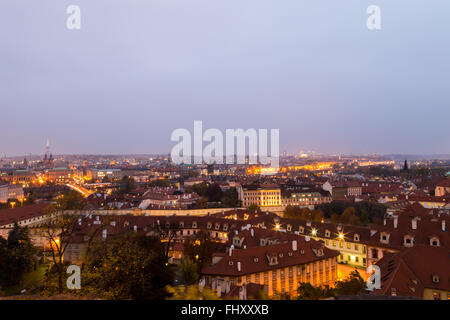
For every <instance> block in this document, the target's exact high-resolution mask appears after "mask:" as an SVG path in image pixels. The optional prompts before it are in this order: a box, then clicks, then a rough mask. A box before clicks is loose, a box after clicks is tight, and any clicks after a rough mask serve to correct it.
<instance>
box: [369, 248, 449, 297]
mask: <svg viewBox="0 0 450 320" xmlns="http://www.w3.org/2000/svg"><path fill="white" fill-rule="evenodd" d="M425 261H426V263H424V262H425ZM377 266H379V267H380V271H381V289H378V290H375V291H374V294H391V293H392V289H395V292H396V294H397V295H404V296H418V297H422V296H423V291H424V289H425V288H429V289H437V290H445V291H450V268H449V266H450V250H449V249H447V248H444V247H429V246H424V245H418V246H415V247H413V248H409V249H405V250H402V251H400V252H396V253H391V254H388V255H386V256H384V257H383V258H382V259H380V260H379V261H378V262H377ZM433 280H434V281H433Z"/></svg>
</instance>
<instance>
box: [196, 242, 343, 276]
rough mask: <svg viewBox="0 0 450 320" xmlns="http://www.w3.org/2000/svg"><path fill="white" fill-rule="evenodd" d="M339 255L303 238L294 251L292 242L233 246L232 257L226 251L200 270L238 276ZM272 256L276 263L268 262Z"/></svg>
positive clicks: (320, 243)
mask: <svg viewBox="0 0 450 320" xmlns="http://www.w3.org/2000/svg"><path fill="white" fill-rule="evenodd" d="M320 251H321V252H322V255H321V254H320ZM338 255H339V252H338V251H335V250H330V249H328V248H326V247H325V246H324V245H323V242H322V241H315V240H312V239H311V240H310V241H306V240H305V239H304V238H303V239H298V240H297V250H296V251H294V250H293V248H292V243H291V242H289V243H282V244H275V245H270V246H256V247H251V248H247V249H233V250H232V252H231V256H230V255H229V254H228V255H226V256H224V257H223V258H222V259H221V260H219V261H218V262H216V263H215V264H212V265H209V266H207V267H205V268H203V269H202V272H201V273H202V274H206V275H223V276H240V275H246V274H251V273H256V272H264V271H268V270H273V269H278V268H285V267H290V266H295V265H302V264H305V263H309V262H313V261H318V260H322V259H327V258H332V257H336V256H338ZM272 257H277V263H275V264H269V258H272ZM239 265H240V270H239V267H238V266H239Z"/></svg>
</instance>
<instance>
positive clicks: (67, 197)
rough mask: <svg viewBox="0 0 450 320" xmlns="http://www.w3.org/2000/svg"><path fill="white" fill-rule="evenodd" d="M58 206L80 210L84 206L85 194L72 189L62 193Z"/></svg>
mask: <svg viewBox="0 0 450 320" xmlns="http://www.w3.org/2000/svg"><path fill="white" fill-rule="evenodd" d="M56 208H57V209H59V210H79V209H82V208H83V196H82V195H81V193H78V192H76V191H73V190H70V191H68V192H66V193H63V194H60V195H59V197H58V198H57V200H56Z"/></svg>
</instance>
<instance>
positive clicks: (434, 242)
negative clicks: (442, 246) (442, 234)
mask: <svg viewBox="0 0 450 320" xmlns="http://www.w3.org/2000/svg"><path fill="white" fill-rule="evenodd" d="M430 246H432V247H439V239H438V238H437V237H431V238H430Z"/></svg>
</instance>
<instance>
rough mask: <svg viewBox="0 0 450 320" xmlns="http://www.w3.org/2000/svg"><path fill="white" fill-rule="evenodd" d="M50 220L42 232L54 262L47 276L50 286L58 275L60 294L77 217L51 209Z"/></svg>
mask: <svg viewBox="0 0 450 320" xmlns="http://www.w3.org/2000/svg"><path fill="white" fill-rule="evenodd" d="M48 210H49V214H50V215H51V217H50V219H49V220H48V221H47V222H45V223H44V225H43V227H42V230H43V236H44V237H45V238H46V240H47V243H48V248H49V249H48V250H49V251H50V257H51V260H52V262H53V266H52V268H54V270H52V269H51V270H50V271H52V272H50V273H49V274H48V275H47V276H48V277H47V280H48V281H49V284H50V282H51V279H50V278H51V276H52V275H56V276H57V278H58V282H57V290H58V292H59V293H62V292H63V291H64V287H63V280H64V278H65V275H66V272H65V271H66V268H65V264H64V262H63V257H64V252H65V251H66V249H67V246H68V245H69V244H70V242H71V240H72V239H71V238H72V236H73V233H74V230H75V228H76V220H77V216H75V215H69V214H65V213H63V212H60V213H58V212H56V211H54V210H55V209H54V208H49V209H48Z"/></svg>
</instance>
